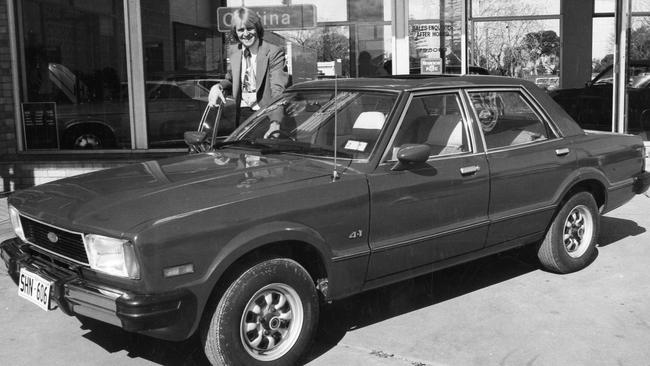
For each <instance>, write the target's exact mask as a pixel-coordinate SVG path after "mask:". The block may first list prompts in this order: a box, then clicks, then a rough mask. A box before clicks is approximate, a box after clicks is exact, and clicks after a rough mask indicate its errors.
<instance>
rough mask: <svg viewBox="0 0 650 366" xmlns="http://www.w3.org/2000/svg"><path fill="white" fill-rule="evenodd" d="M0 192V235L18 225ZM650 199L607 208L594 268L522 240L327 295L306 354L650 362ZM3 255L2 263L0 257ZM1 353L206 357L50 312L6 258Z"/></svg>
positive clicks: (108, 358) (322, 360)
mask: <svg viewBox="0 0 650 366" xmlns="http://www.w3.org/2000/svg"><path fill="white" fill-rule="evenodd" d="M8 227H9V225H8V220H7V214H6V200H5V199H0V237H1V238H4V237H7V236H11V234H10V233H9V232H7V230H3V229H2V228H5V229H7V228H8ZM649 230H650V199H649V198H647V197H645V196H637V197H636V198H635V199H634V200H632V201H631V202H630V203H629V204H627V205H626V206H624V207H622V208H619V209H617V210H615V211H614V212H612V213H609V214H608V215H606V216H605V217H603V219H602V220H601V235H600V238H599V246H600V247H599V255H598V258H596V261H595V262H594V263H592V264H591V265H590V266H589V267H587V268H586V269H584V270H582V271H580V272H576V273H572V274H568V275H556V274H552V273H548V272H544V271H542V270H540V269H539V268H538V266H537V265H536V264H535V262H534V261H531V260H530V259H529V258H528V257H526V256H525V255H523V253H521V252H519V251H513V252H509V253H505V254H501V255H496V256H492V257H489V258H486V259H482V260H479V261H476V262H472V263H470V264H466V265H461V266H457V267H454V268H452V269H448V270H444V271H440V272H437V273H435V274H433V275H430V276H424V277H420V278H418V279H414V280H410V281H405V282H401V283H399V284H397V285H394V286H389V287H387V288H382V289H378V290H375V291H370V292H367V293H364V294H361V295H357V296H354V297H352V298H350V299H346V300H342V301H339V302H336V303H334V304H332V305H329V306H326V307H324V309H323V310H322V321H321V324H320V327H319V331H318V335H317V337H316V342H315V344H314V346H313V348H312V350H311V351H310V353H309V355H308V356H309V357H308V360H307V361H306V362H307V363H308V365H310V366H326V365H327V366H330V365H341V366H349V365H351V366H354V365H360V366H371V365H378V366H384V365H385V366H427V365H429V366H440V365H449V366H456V365H460V366H464V365H503V366H510V365H513V366H515V365H517V366H518V365H536V366H537V365H574V366H576V365H578V366H580V365H585V366H587V365H588V366H600V365H602V366H610V365H630V366H636V365H645V366H647V365H649V363H648V360H650V347H648V345H649V344H650V306H648V304H650V271H648V263H649V262H650V231H649ZM0 266H2V265H1V264H0ZM0 324H2V331H1V332H0V359H1V360H2V361H0V363H1V364H6V365H39V364H46V365H66V366H67V365H73V366H77V365H90V364H92V365H106V366H109V365H111V366H112V365H170V366H171V365H205V364H207V362H206V360H205V358H204V357H203V356H202V351H201V348H200V347H199V346H198V344H197V342H196V341H194V340H190V341H187V342H181V343H173V342H163V341H159V340H155V339H152V338H148V337H144V336H139V335H133V334H129V333H126V332H124V331H122V330H120V329H118V328H116V327H112V326H109V325H103V324H99V323H89V324H81V323H80V322H79V321H78V320H77V319H75V318H73V317H69V316H66V315H64V314H63V313H62V312H60V311H53V312H44V311H42V310H40V309H38V308H37V307H36V306H34V305H32V304H31V303H29V302H27V301H25V300H23V299H21V298H19V297H18V295H17V290H16V286H15V285H14V284H13V282H12V281H11V280H10V279H9V277H8V276H7V274H6V271H4V268H0Z"/></svg>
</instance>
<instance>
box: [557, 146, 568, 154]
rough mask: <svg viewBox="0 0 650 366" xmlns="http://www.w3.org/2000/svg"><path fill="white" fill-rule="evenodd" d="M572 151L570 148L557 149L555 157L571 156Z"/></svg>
mask: <svg viewBox="0 0 650 366" xmlns="http://www.w3.org/2000/svg"><path fill="white" fill-rule="evenodd" d="M569 152H570V150H569V149H568V148H566V147H565V148H562V149H555V155H557V156H564V155H569Z"/></svg>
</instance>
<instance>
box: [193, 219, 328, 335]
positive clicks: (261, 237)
mask: <svg viewBox="0 0 650 366" xmlns="http://www.w3.org/2000/svg"><path fill="white" fill-rule="evenodd" d="M222 253H225V254H224V255H222V256H220V258H218V259H217V261H215V264H214V266H213V269H212V270H211V274H210V277H209V284H208V286H207V288H208V289H209V295H208V296H207V297H206V298H205V300H204V302H201V303H199V304H198V305H199V306H200V308H199V309H198V310H199V312H198V314H199V317H197V320H198V322H197V324H196V329H199V330H200V329H201V324H204V322H205V320H206V317H209V316H211V312H212V308H213V307H214V305H216V303H217V301H218V299H219V298H220V297H221V296H222V294H223V293H224V291H225V290H226V289H227V288H228V286H229V285H230V284H231V283H232V282H233V281H234V280H235V279H236V278H237V276H239V275H240V274H241V273H242V272H243V271H245V270H246V269H248V268H250V267H251V266H253V265H254V264H256V263H260V262H262V261H264V260H268V259H273V258H288V259H292V260H294V261H296V262H297V263H298V264H300V265H301V266H302V267H304V268H305V270H306V271H307V272H308V273H309V275H310V276H311V277H312V279H313V280H314V284H315V286H316V287H317V290H318V292H319V294H320V296H321V298H322V296H323V293H324V292H325V293H326V291H327V278H328V274H329V272H330V267H331V263H330V261H331V259H330V258H331V254H330V252H329V250H328V249H326V247H325V241H324V239H323V238H322V237H321V236H320V235H318V233H316V232H315V231H313V230H312V229H310V228H306V227H304V226H298V227H297V226H296V225H292V226H288V225H287V223H273V224H265V225H263V227H258V228H255V229H252V230H250V232H247V233H242V234H240V235H237V236H236V237H235V238H233V240H231V241H230V242H229V243H228V244H227V245H226V246H224V248H223V250H222Z"/></svg>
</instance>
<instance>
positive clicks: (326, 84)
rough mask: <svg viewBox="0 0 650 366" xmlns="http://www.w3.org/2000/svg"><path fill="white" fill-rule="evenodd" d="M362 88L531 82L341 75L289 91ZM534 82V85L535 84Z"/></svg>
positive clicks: (470, 77) (465, 77) (496, 78)
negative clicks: (345, 76) (344, 76)
mask: <svg viewBox="0 0 650 366" xmlns="http://www.w3.org/2000/svg"><path fill="white" fill-rule="evenodd" d="M335 83H336V84H337V85H336V87H337V88H341V89H348V90H349V89H363V90H382V91H394V92H400V91H406V90H412V89H419V88H443V87H444V88H449V87H451V88H453V87H461V86H462V87H471V86H478V87H481V86H522V85H524V84H529V83H530V82H528V81H525V80H522V79H515V78H510V77H504V76H492V75H462V76H458V75H397V76H388V77H374V78H341V79H336V80H335V79H324V80H313V81H305V82H302V83H299V84H296V85H294V86H292V87H291V88H290V89H289V90H303V89H334V87H335ZM533 85H534V84H533Z"/></svg>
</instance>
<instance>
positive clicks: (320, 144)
mask: <svg viewBox="0 0 650 366" xmlns="http://www.w3.org/2000/svg"><path fill="white" fill-rule="evenodd" d="M396 99H397V94H388V93H379V92H365V91H349V90H348V91H339V92H338V93H337V94H336V97H334V92H333V91H322V90H319V91H295V92H287V93H285V94H283V96H282V97H281V98H280V99H279V100H277V101H276V102H275V103H273V104H272V105H270V106H269V107H267V108H265V109H263V110H261V111H259V112H258V113H256V114H255V115H253V116H252V117H251V118H250V119H248V120H247V121H246V123H244V124H243V125H242V126H241V127H240V128H239V129H237V131H235V132H234V133H233V134H232V135H231V136H230V137H229V138H228V140H227V141H226V142H225V144H224V145H228V146H233V145H237V143H238V142H241V143H242V144H241V145H243V146H248V147H258V148H260V147H261V148H263V149H264V148H265V149H266V151H270V152H290V153H296V154H306V155H312V156H320V157H333V156H334V151H335V150H336V151H337V156H338V157H341V158H349V159H367V158H368V157H369V156H370V154H371V153H372V151H373V150H374V149H375V146H376V144H377V141H378V139H379V136H380V135H381V133H382V131H383V130H384V127H385V125H386V117H387V116H388V114H389V112H390V110H391V109H392V108H393V105H394V104H395V101H396ZM335 111H336V113H335Z"/></svg>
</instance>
